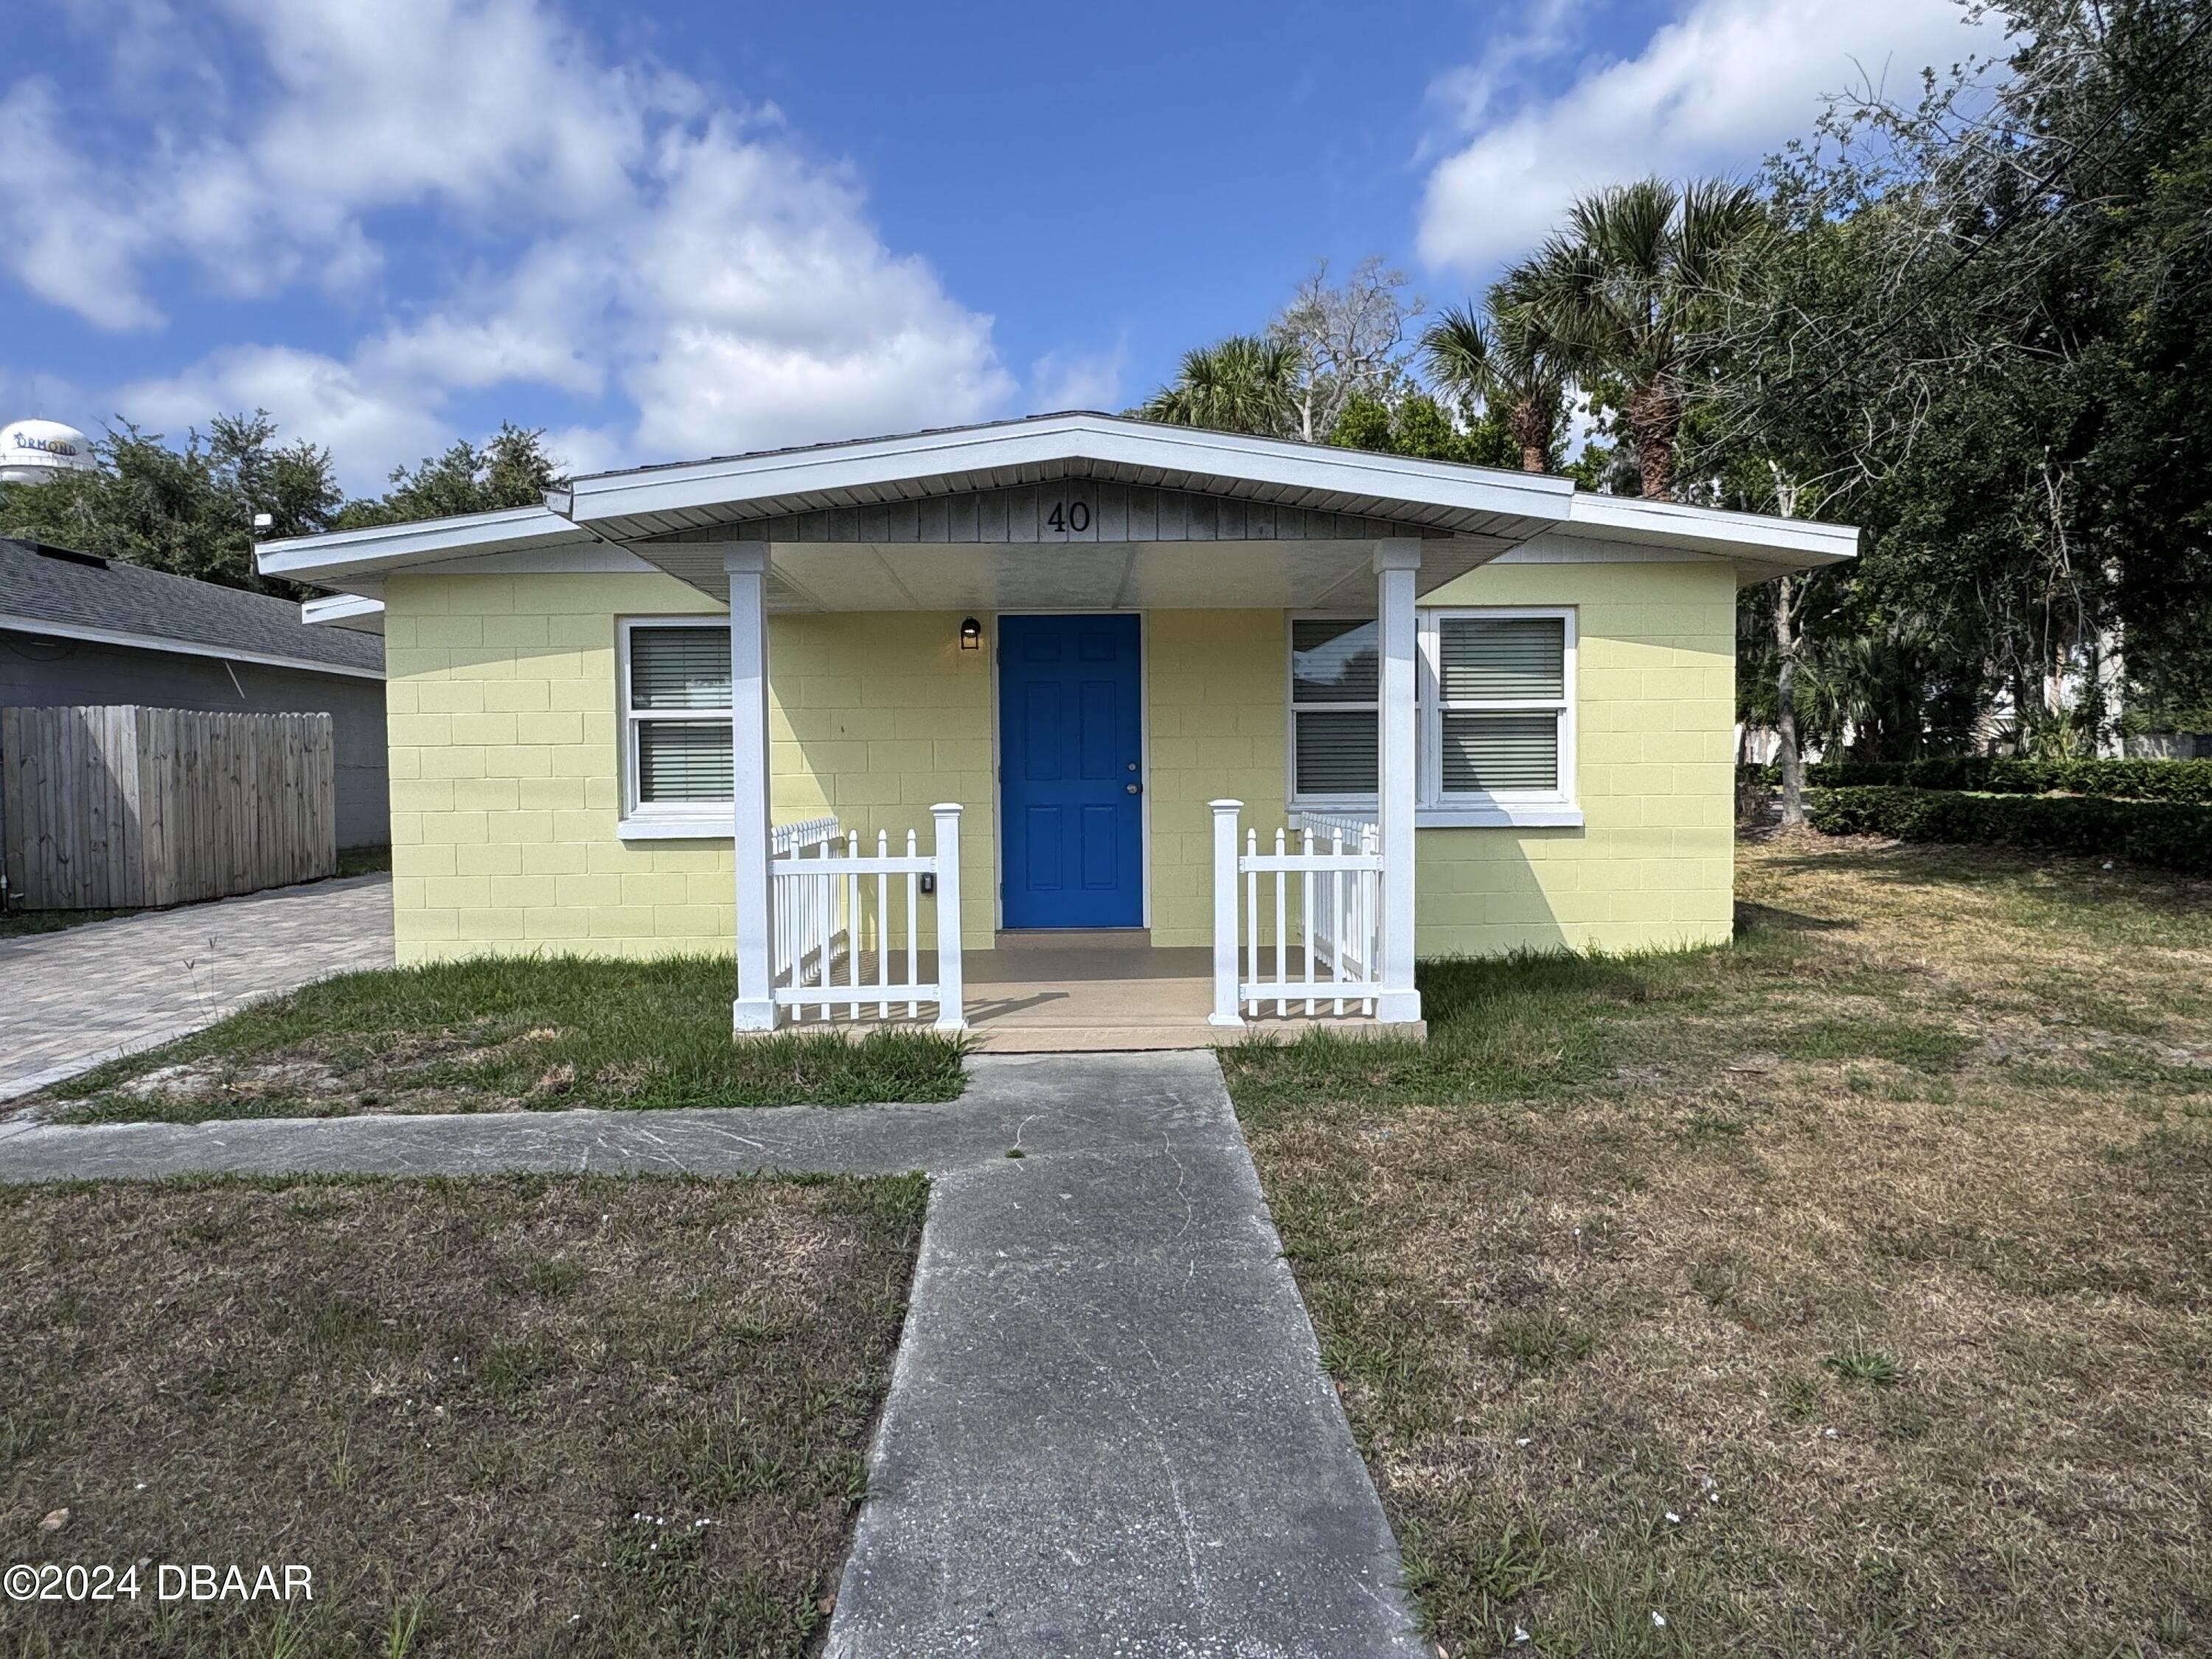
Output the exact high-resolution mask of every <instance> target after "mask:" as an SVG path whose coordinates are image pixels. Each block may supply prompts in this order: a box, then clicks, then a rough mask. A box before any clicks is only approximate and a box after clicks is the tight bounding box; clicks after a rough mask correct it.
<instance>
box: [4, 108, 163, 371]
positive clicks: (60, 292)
mask: <svg viewBox="0 0 2212 1659" xmlns="http://www.w3.org/2000/svg"><path fill="white" fill-rule="evenodd" d="M62 127H63V115H62V111H61V106H60V100H59V99H58V96H57V95H56V94H55V92H54V89H53V88H52V86H51V85H49V84H48V83H47V82H44V81H40V80H29V81H20V82H16V83H15V85H14V86H12V87H10V88H8V91H7V94H6V95H5V96H4V97H0V156H5V157H6V158H7V160H6V162H5V164H4V165H0V245H4V246H5V249H6V252H5V254H4V256H3V257H5V258H6V259H7V262H8V264H9V265H10V266H12V267H13V269H14V270H15V276H16V278H17V280H19V281H20V282H21V283H22V284H23V286H24V287H25V288H27V289H29V290H30V291H31V292H32V293H33V294H34V295H37V296H38V297H39V298H40V299H41V300H44V301H46V302H47V303H48V304H50V305H55V306H59V307H63V308H64V309H65V310H69V311H74V312H76V313H77V314H78V315H80V316H82V317H83V318H84V319H86V320H88V322H91V323H93V324H94V325H96V326H98V327H100V328H109V329H126V328H151V327H154V326H155V325H157V324H159V323H160V322H161V313H160V312H159V311H157V310H156V309H155V307H153V306H152V305H151V304H150V303H149V302H148V301H146V300H145V299H144V298H143V296H142V295H140V294H139V292H138V283H137V271H136V269H135V267H136V263H137V259H138V258H140V257H141V256H142V255H143V253H144V252H146V251H147V249H148V248H149V246H151V244H152V242H153V241H154V240H155V239H154V236H153V234H152V233H151V232H150V230H149V228H147V227H145V226H144V225H143V224H141V223H140V222H137V219H136V218H135V217H134V216H132V215H131V214H130V213H128V212H121V211H118V210H116V208H115V206H114V205H113V204H112V198H110V197H109V196H108V195H107V193H106V190H105V188H104V187H103V181H102V180H101V179H100V178H99V177H98V175H97V174H96V173H95V172H94V169H93V168H92V167H89V166H88V164H87V163H86V162H85V161H84V160H83V158H82V156H80V155H78V154H77V152H76V149H74V148H73V147H72V146H71V145H70V143H68V142H67V141H66V140H65V139H64V137H63V133H62Z"/></svg>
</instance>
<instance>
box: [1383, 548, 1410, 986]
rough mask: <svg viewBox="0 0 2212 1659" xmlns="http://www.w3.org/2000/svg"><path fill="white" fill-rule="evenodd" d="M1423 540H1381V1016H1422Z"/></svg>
mask: <svg viewBox="0 0 2212 1659" xmlns="http://www.w3.org/2000/svg"><path fill="white" fill-rule="evenodd" d="M1419 568H1421V544H1420V543H1419V541H1417V540H1414V539H1413V538H1411V537H1393V538H1389V539H1387V540H1383V541H1378V542H1376V544H1375V599H1376V616H1377V617H1379V618H1380V619H1381V627H1380V628H1379V629H1377V630H1376V631H1377V632H1378V633H1379V634H1380V635H1381V636H1382V637H1381V640H1380V641H1379V643H1380V646H1381V649H1382V663H1381V668H1382V685H1381V688H1380V690H1379V692H1378V694H1377V695H1378V696H1379V697H1380V699H1381V708H1382V714H1381V718H1380V720H1378V722H1377V724H1378V725H1379V726H1380V727H1381V731H1380V732H1379V734H1378V736H1379V738H1380V743H1379V745H1378V747H1379V753H1378V754H1377V757H1376V759H1377V762H1378V765H1377V772H1378V776H1377V778H1376V785H1377V788H1376V815H1375V816H1376V829H1377V830H1378V832H1379V836H1380V839H1381V842H1382V844H1383V846H1382V850H1383V917H1382V921H1383V994H1382V995H1381V997H1379V998H1378V999H1377V1000H1376V1007H1375V1013H1376V1018H1378V1019H1383V1020H1389V1021H1393V1022H1397V1021H1407V1022H1410V1021H1413V1020H1417V1019H1419V1018H1420V1017H1421V994H1420V993H1419V991H1417V990H1415V989H1414V988H1413V909H1414V905H1413V804H1414V802H1415V800H1416V799H1418V798H1419V793H1420V787H1419V775H1418V773H1419V765H1420V744H1419V736H1418V734H1417V732H1416V730H1415V726H1414V719H1415V713H1414V700H1413V688H1414V675H1415V663H1414V653H1415V649H1416V647H1415V644H1414V617H1413V573H1414V572H1415V571H1417V570H1419Z"/></svg>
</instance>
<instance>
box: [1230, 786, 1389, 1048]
mask: <svg viewBox="0 0 2212 1659" xmlns="http://www.w3.org/2000/svg"><path fill="white" fill-rule="evenodd" d="M1242 811H1243V804H1242V803H1241V802H1237V801H1216V802H1214V803H1213V849H1214V859H1213V985H1214V990H1213V1012H1212V1015H1211V1016H1210V1018H1211V1020H1212V1024H1216V1025H1241V1024H1243V1023H1244V1019H1245V1017H1246V1016H1247V1015H1249V1016H1252V1017H1254V1018H1257V1017H1260V1016H1261V1015H1263V1014H1265V1013H1266V1012H1267V1010H1268V1007H1269V1006H1270V1005H1272V1006H1273V1012H1274V1013H1275V1015H1276V1016H1277V1017H1278V1018H1280V1017H1282V1016H1285V1015H1287V1014H1290V1013H1291V1012H1304V1013H1305V1014H1306V1015H1308V1016H1312V1015H1315V1014H1318V1013H1323V1012H1327V1013H1330V1014H1334V1015H1342V1014H1344V1013H1346V1012H1352V1013H1356V1014H1359V1015H1363V1016H1370V1017H1371V1016H1372V1015H1373V1014H1374V1012H1375V1011H1376V1004H1375V999H1376V996H1377V995H1378V994H1380V993H1381V991H1382V988H1383V985H1382V950H1381V930H1382V915H1383V888H1382V883H1383V856H1382V851H1381V846H1380V842H1379V837H1378V836H1377V833H1376V827H1375V825H1373V824H1372V823H1364V822H1362V821H1359V820H1357V819H1352V818H1336V817H1323V816H1322V815H1317V814H1315V815H1302V819H1303V821H1302V822H1300V823H1298V824H1297V826H1296V827H1295V828H1289V829H1277V830H1276V831H1275V832H1274V835H1273V848H1272V850H1267V849H1265V848H1262V846H1261V839H1260V832H1259V830H1258V829H1256V828H1253V829H1241V826H1240V824H1239V817H1240V815H1241V813H1242ZM1240 842H1241V843H1242V845H1241V846H1240V844H1239V843H1240ZM1269 919H1272V921H1273V927H1272V928H1266V927H1263V923H1264V922H1265V921H1267V920H1269ZM1263 934H1264V935H1267V936H1271V937H1263ZM1271 957H1272V965H1273V969H1274V972H1273V975H1272V976H1271V975H1268V973H1267V969H1268V967H1269V965H1270V958H1271ZM1293 1004H1301V1005H1303V1007H1302V1009H1299V1010H1296V1011H1294V1010H1293V1007H1292V1005H1293Z"/></svg>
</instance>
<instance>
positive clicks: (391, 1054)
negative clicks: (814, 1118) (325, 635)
mask: <svg viewBox="0 0 2212 1659" xmlns="http://www.w3.org/2000/svg"><path fill="white" fill-rule="evenodd" d="M730 972H731V970H730V964H729V961H728V959H727V958H726V957H678V958H668V959H663V960H659V961H655V962H648V963H629V962H601V961H587V960H585V959H581V958H577V957H483V958H478V959H476V960H473V961H469V962H459V963H437V964H435V965H431V966H428V967H422V968H402V969H386V970H383V971H380V972H375V973H362V974H347V975H341V976H340V977H338V978H336V979H328V980H324V981H321V982H319V983H318V984H315V985H311V986H308V987H305V988H303V989H301V990H299V991H295V992H294V993H292V994H290V995H289V996H283V997H279V998H276V999H274V1000H270V1001H267V1002H263V1003H258V1004H256V1005H255V1006H252V1007H251V1008H248V1009H246V1010H245V1011H244V1012H240V1013H238V1014H234V1015H233V1016H232V1017H231V1018H228V1019H226V1020H223V1021H222V1022H221V1023H220V1024H216V1025H213V1026H210V1028H209V1029H208V1030H204V1031H202V1032H199V1033H197V1034H196V1035H194V1036H190V1037H186V1038H185V1039H184V1040H182V1041H181V1042H174V1043H171V1044H169V1045H168V1046H167V1047H165V1048H158V1049H155V1050H152V1051H149V1053H146V1054H137V1055H133V1056H131V1057H130V1058H128V1059H125V1060H117V1061H114V1062H112V1063H111V1064H109V1065H106V1066H101V1067H100V1068H99V1069H97V1070H95V1071H93V1072H88V1073H85V1074H84V1075H83V1076H82V1077H80V1078H76V1079H72V1080H70V1082H67V1083H64V1084H61V1085H57V1086H56V1087H55V1088H54V1089H53V1090H52V1091H49V1093H48V1094H47V1095H46V1097H44V1102H45V1103H46V1107H47V1109H49V1110H50V1111H51V1112H52V1115H54V1116H55V1117H57V1118H58V1119H60V1120H62V1121H75V1122H111V1121H125V1120H149V1119H150V1120H161V1121H171V1122H200V1121H206V1120H209V1119H212V1118H239V1117H270V1116H279V1117H297V1116H331V1115H343V1114H349V1113H356V1112H465V1111H502V1110H513V1109H558V1108H562V1107H572V1106H596V1107H629V1108H655V1107H670V1106H783V1105H792V1104H796V1103H809V1102H811V1103H816V1104H821V1105H850V1104H854V1103H861V1102H868V1101H889V1100H899V1101H933V1100H951V1099H954V1098H956V1097H957V1096H958V1095H959V1093H960V1091H961V1089H962V1087H963V1072H962V1067H961V1054H962V1047H961V1044H960V1043H959V1042H958V1041H957V1040H956V1039H953V1038H950V1037H945V1036H937V1035H935V1034H933V1033H931V1032H927V1031H903V1030H902V1031H887V1032H879V1033H875V1034H872V1035H870V1036H866V1037H865V1038H860V1039H858V1040H851V1041H848V1039H846V1038H844V1037H842V1036H836V1035H830V1034H801V1033H796V1032H786V1033H781V1034H779V1035H777V1036H774V1037H771V1038H767V1039H763V1040H747V1041H744V1042H738V1041H734V1040H732V1036H731V1034H730V995H731V984H730Z"/></svg>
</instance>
